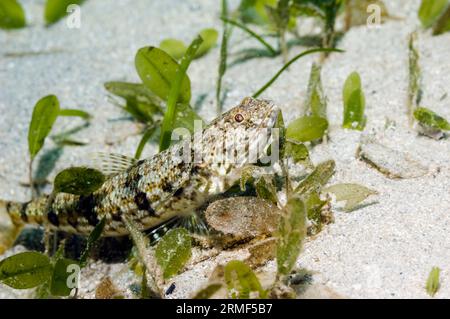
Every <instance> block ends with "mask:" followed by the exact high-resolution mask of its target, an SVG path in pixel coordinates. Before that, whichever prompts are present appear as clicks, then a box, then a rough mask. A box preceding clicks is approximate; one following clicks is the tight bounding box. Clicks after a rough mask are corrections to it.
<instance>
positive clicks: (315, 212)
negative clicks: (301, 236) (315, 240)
mask: <svg viewBox="0 0 450 319" xmlns="http://www.w3.org/2000/svg"><path fill="white" fill-rule="evenodd" d="M326 203H327V201H323V200H321V199H320V195H319V193H318V192H312V193H311V194H310V195H309V196H308V198H307V199H306V201H305V205H306V212H307V213H306V215H307V216H308V220H309V221H310V222H311V233H312V234H317V233H319V232H320V231H321V230H322V207H323V206H324V205H325V204H326ZM308 232H310V229H308Z"/></svg>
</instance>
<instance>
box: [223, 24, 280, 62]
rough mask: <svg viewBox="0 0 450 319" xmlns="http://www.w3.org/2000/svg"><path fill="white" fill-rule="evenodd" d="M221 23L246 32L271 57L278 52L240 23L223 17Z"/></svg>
mask: <svg viewBox="0 0 450 319" xmlns="http://www.w3.org/2000/svg"><path fill="white" fill-rule="evenodd" d="M221 19H222V21H224V22H226V23H229V24H231V25H234V26H235V27H238V28H239V29H241V30H243V31H244V32H247V33H248V34H249V35H251V36H252V37H253V38H254V39H255V40H257V41H258V42H259V43H261V44H262V45H263V46H264V47H266V49H267V50H268V51H269V52H270V53H271V54H272V55H273V56H275V55H276V54H277V53H278V52H277V50H276V49H274V47H273V46H271V45H270V44H269V43H268V42H267V41H266V40H264V39H263V38H262V37H261V36H260V35H258V34H257V33H256V32H254V31H253V30H251V29H250V28H248V27H247V26H245V25H244V24H242V23H239V22H238V21H235V20H232V19H228V18H225V17H222V18H221Z"/></svg>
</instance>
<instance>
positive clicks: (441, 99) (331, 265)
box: [0, 0, 450, 298]
mask: <svg viewBox="0 0 450 319" xmlns="http://www.w3.org/2000/svg"><path fill="white" fill-rule="evenodd" d="M22 2H23V3H24V6H25V10H26V13H27V18H28V20H29V21H30V22H29V24H30V25H29V26H28V27H27V28H26V29H23V30H19V31H13V32H3V31H2V32H0V44H1V45H0V84H1V85H0V114H1V115H0V150H1V153H0V198H2V199H7V200H17V201H25V200H28V198H29V191H28V190H27V189H26V188H23V187H22V186H20V182H25V181H26V180H27V163H28V152H27V129H28V123H29V119H30V117H31V112H32V109H33V106H34V104H35V102H36V101H37V100H38V99H39V98H40V97H42V96H44V95H46V94H49V93H53V94H56V95H57V96H58V98H59V99H60V101H61V105H62V107H65V108H74V107H76V108H80V109H84V110H87V111H89V112H90V113H92V114H93V116H94V117H95V120H94V121H93V122H92V124H91V125H90V127H88V128H87V129H84V130H82V131H80V132H79V133H77V135H76V137H77V138H78V139H81V140H86V141H88V142H89V144H88V145H87V146H85V147H83V148H70V147H66V148H64V151H63V154H62V155H61V157H60V158H59V160H58V161H57V164H56V167H55V168H54V169H53V170H52V172H51V174H50V176H49V179H50V180H51V179H52V178H53V177H54V175H55V174H56V172H58V171H59V170H60V169H62V168H65V167H68V166H70V165H77V164H78V165H79V164H80V163H81V162H83V161H84V160H85V158H86V157H87V156H88V154H89V153H91V152H98V151H104V152H119V153H123V154H128V155H132V154H133V153H134V150H135V148H136V146H137V144H138V142H139V137H138V136H129V137H125V138H124V139H123V140H122V141H120V137H122V136H127V135H128V134H130V132H133V131H135V130H136V127H135V124H133V123H132V122H130V121H126V120H119V119H120V118H122V117H123V115H124V114H123V113H122V112H121V111H120V110H119V109H118V108H117V107H115V106H113V105H112V104H111V103H110V102H109V101H108V99H107V94H106V91H105V90H104V89H103V86H102V84H103V83H104V82H106V81H111V80H126V81H137V80H138V77H137V75H136V72H135V70H134V62H133V60H134V54H135V52H136V51H137V49H138V48H140V47H142V46H146V45H157V44H158V43H159V41H161V40H162V39H164V38H167V37H175V38H179V39H182V40H184V41H185V42H188V41H190V39H192V38H193V37H194V35H195V34H196V32H197V31H199V30H201V29H202V28H205V27H215V28H217V29H220V27H221V22H220V20H219V19H218V16H219V2H218V1H216V2H215V1H209V0H200V1H193V0H192V1H175V0H172V1H152V2H149V1H145V0H133V1H131V0H120V1H117V0H115V1H113V0H102V1H99V0H97V1H87V2H86V3H85V5H83V7H82V26H81V29H68V28H67V27H66V25H65V23H64V21H61V22H60V23H58V24H57V25H55V26H53V27H51V28H45V27H44V26H43V21H42V18H41V15H42V8H43V3H44V1H43V0H39V1H31V0H27V1H22ZM237 2H238V1H233V5H236V3H237ZM386 2H388V3H387V5H388V8H389V9H390V12H391V13H392V14H393V15H395V16H397V17H400V18H401V20H392V21H389V22H387V23H386V24H384V25H382V26H380V27H379V28H378V29H368V28H367V27H366V26H362V27H356V28H353V29H351V30H350V31H349V32H348V33H347V34H345V36H344V38H343V39H342V41H341V42H340V44H339V47H340V48H342V49H344V50H345V53H340V54H337V53H336V54H332V55H331V56H330V58H329V59H328V60H327V61H326V63H325V65H324V68H323V74H322V79H323V84H324V89H325V92H326V95H327V96H328V100H329V101H328V102H329V103H328V118H329V121H330V126H331V128H330V139H329V141H328V143H327V144H321V145H318V146H315V147H314V149H313V151H312V159H313V162H314V163H318V162H320V161H322V160H324V159H328V158H333V159H334V160H335V161H336V164H337V172H336V174H335V176H334V177H333V179H332V181H331V184H333V183H337V182H355V183H360V184H362V185H365V186H367V187H370V188H372V189H375V190H377V191H378V192H379V195H378V196H376V197H371V198H370V199H369V200H368V203H371V205H367V206H363V207H362V208H360V209H357V210H355V211H353V212H351V213H344V212H342V211H340V210H339V209H335V211H336V213H335V219H336V220H335V223H334V224H331V225H329V226H327V227H325V229H324V230H323V231H322V232H321V233H320V234H319V235H318V236H317V238H316V239H314V240H312V241H309V242H308V243H307V244H306V245H305V248H304V251H303V253H302V254H301V256H300V258H299V260H298V264H299V265H300V266H302V267H306V268H308V269H310V270H312V271H314V272H315V275H314V282H316V283H319V284H323V285H325V286H327V287H329V288H331V289H332V290H333V291H335V292H336V293H337V294H339V295H341V296H344V297H351V298H366V297H369V298H422V297H427V296H428V295H427V294H426V291H425V288H424V285H425V281H426V278H427V276H428V273H429V271H430V270H431V268H432V267H433V266H438V267H440V268H441V269H442V272H441V288H440V290H439V292H438V293H437V295H436V297H437V298H449V297H450V269H449V266H450V240H449V238H448V233H449V232H450V196H449V190H450V165H449V161H448V160H449V158H450V142H449V140H448V139H444V140H439V141H435V140H432V139H429V138H426V137H422V136H418V134H417V133H416V132H415V131H414V130H412V129H410V128H409V126H408V120H407V117H406V103H405V101H406V90H407V86H408V73H407V72H408V65H407V61H408V59H407V54H408V50H407V36H408V34H409V33H410V32H411V31H413V30H415V29H416V28H418V26H419V22H418V20H417V18H416V12H417V10H418V6H419V1H417V0H414V1H410V0H408V1H406V0H403V1H401V0H396V1H386ZM305 28H306V29H307V28H309V26H308V27H305ZM258 46H259V44H258V43H257V42H255V41H253V40H251V39H248V38H247V37H246V36H244V35H243V34H242V33H241V32H240V31H239V30H235V31H234V32H233V38H232V41H231V43H230V47H231V49H230V51H231V55H232V57H231V58H230V59H231V60H232V59H233V56H234V55H235V53H236V52H238V51H240V50H241V49H243V48H255V47H258ZM419 47H420V55H421V60H420V63H421V66H422V71H423V89H424V96H423V103H422V104H423V105H424V106H426V107H428V108H431V109H433V110H435V111H436V112H437V113H439V114H440V115H442V116H444V117H446V118H447V119H449V118H450V107H449V101H450V100H449V99H450V96H449V97H446V93H449V92H448V91H449V85H450V60H449V59H448V57H449V52H450V34H445V35H442V36H438V37H431V35H430V34H429V33H428V32H424V33H421V34H420V37H419ZM302 50H304V48H301V47H295V48H293V49H292V50H291V51H290V56H294V55H295V54H297V53H299V52H301V51H302ZM37 52H40V53H38V54H37ZM26 53H30V54H26ZM218 54H219V49H218V48H215V49H214V50H212V52H211V53H209V54H208V55H206V56H205V57H203V58H202V59H199V60H197V61H194V62H193V63H192V65H191V67H190V69H189V72H188V73H189V75H190V78H191V82H192V92H193V101H196V100H197V99H198V98H199V97H201V96H202V95H206V97H205V100H204V101H203V104H202V106H201V109H200V113H201V115H202V116H204V118H206V119H212V118H213V117H214V114H215V104H214V96H215V81H216V77H217V63H218ZM316 59H317V56H308V57H305V58H304V59H303V60H300V61H298V62H296V63H295V64H293V65H292V66H291V68H290V69H289V71H288V72H286V73H285V74H283V75H282V76H281V77H280V78H279V79H278V81H277V82H275V83H274V84H273V85H272V86H271V88H270V89H268V90H267V91H266V92H265V93H264V96H263V97H264V98H268V99H272V100H274V101H275V102H276V103H277V104H278V105H279V106H280V107H281V108H282V109H283V113H284V117H285V120H286V121H289V120H292V119H293V118H295V117H296V116H298V115H299V114H300V112H301V110H302V102H303V99H304V96H305V92H306V87H307V80H308V76H309V70H310V66H311V63H312V62H313V61H315V60H316ZM281 66H282V61H281V58H276V59H270V58H257V59H252V60H249V61H246V62H244V63H241V64H239V65H235V66H231V67H230V68H229V70H228V71H227V74H226V76H225V80H224V86H225V88H226V89H227V90H228V95H227V99H226V102H225V105H226V108H230V107H231V106H233V105H235V104H236V103H238V102H239V101H240V100H241V99H242V98H243V97H245V96H247V95H250V94H252V93H253V92H254V91H256V90H257V89H258V88H259V87H260V86H261V85H262V84H264V83H265V81H267V80H268V79H269V78H270V77H271V76H272V75H273V74H274V73H275V72H276V71H277V70H278V69H279V68H280V67H281ZM354 70H356V71H358V72H359V73H360V75H361V78H362V82H363V86H364V91H365V94H366V100H367V108H366V115H367V126H366V128H365V130H364V132H362V133H360V132H357V131H349V130H344V129H342V128H341V127H340V124H341V121H342V97H341V94H342V85H343V83H344V81H345V78H346V77H347V76H348V74H349V73H350V72H352V71H354ZM74 122H77V123H78V120H73V119H62V120H60V119H58V123H57V125H56V127H55V129H54V132H61V131H62V130H64V129H68V128H71V127H74V125H76V124H77V123H74ZM388 122H393V123H394V124H393V125H391V126H389V127H388V128H387V129H386V123H388ZM79 123H80V124H81V121H80V122H79ZM361 135H364V136H367V135H370V136H373V137H374V138H375V139H376V140H377V141H378V142H379V143H381V144H383V145H386V146H388V147H391V148H393V149H396V150H399V151H403V152H406V153H408V154H410V155H411V156H413V157H415V158H416V159H418V160H419V161H420V162H421V163H422V164H423V165H424V166H426V167H428V169H429V173H428V174H426V175H425V176H422V177H419V178H413V179H403V180H394V179H389V178H387V177H386V176H384V175H382V174H381V173H379V172H378V171H376V170H375V169H373V168H372V167H370V166H368V165H367V164H366V163H365V162H362V161H361V160H359V159H357V158H356V156H355V153H356V150H357V147H358V145H359V140H360V137H361ZM116 137H117V140H118V142H117V143H116V144H113V145H107V144H106V142H107V141H111V140H114V139H115V138H116ZM52 148H54V145H53V144H52V141H51V140H48V142H47V143H46V146H45V149H44V152H45V151H48V150H51V149H52ZM154 152H155V147H154V146H148V147H147V148H146V150H145V154H144V155H148V156H150V155H151V154H154ZM108 267H109V266H108ZM212 267H213V265H212V263H211V262H210V263H209V264H208V262H206V263H203V264H201V266H199V267H198V268H196V269H194V270H191V271H188V272H186V273H184V274H182V275H180V276H178V277H176V278H175V279H174V281H175V283H176V284H177V288H176V290H175V292H174V294H173V295H172V297H186V296H189V295H190V294H191V293H192V290H194V289H195V288H196V287H198V286H200V285H201V284H202V283H203V282H205V281H206V278H207V276H208V274H209V273H208V272H209V271H210V270H211V269H212ZM274 267H275V264H274V263H273V262H270V263H269V264H268V265H267V266H266V268H267V269H274ZM112 268H114V267H112ZM16 293H17V292H12V291H11V290H8V289H3V292H2V293H1V294H0V295H1V296H3V297H14V296H16Z"/></svg>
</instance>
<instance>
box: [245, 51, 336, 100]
mask: <svg viewBox="0 0 450 319" xmlns="http://www.w3.org/2000/svg"><path fill="white" fill-rule="evenodd" d="M317 52H344V51H342V50H339V49H330V48H317V49H311V50H306V51H304V52H302V53H300V54H298V55H296V56H295V57H293V58H292V59H291V60H289V61H288V62H287V63H286V64H285V65H283V67H282V68H281V69H280V70H279V71H278V72H277V73H276V74H275V75H274V76H273V77H272V78H271V79H270V80H269V81H268V82H267V83H266V84H264V85H263V86H262V87H261V88H260V89H259V90H258V91H256V93H254V94H253V95H252V97H253V98H257V97H258V96H260V95H261V94H262V93H263V92H264V91H265V90H266V89H267V88H268V87H270V86H271V85H272V83H273V82H275V81H276V80H277V79H278V77H279V76H280V75H281V74H282V73H283V72H284V71H285V70H287V69H288V68H289V66H290V65H291V64H292V63H294V62H295V61H297V60H298V59H300V58H302V57H304V56H306V55H309V54H313V53H317Z"/></svg>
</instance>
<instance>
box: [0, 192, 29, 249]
mask: <svg viewBox="0 0 450 319" xmlns="http://www.w3.org/2000/svg"><path fill="white" fill-rule="evenodd" d="M21 206H22V204H19V203H14V202H8V201H2V200H0V254H3V252H4V251H5V250H7V249H9V248H10V247H12V245H13V244H14V242H15V240H16V238H17V236H18V235H19V234H20V231H21V230H22V228H23V226H24V225H25V223H24V221H23V220H22V218H21V216H20V209H19V207H21ZM17 209H19V210H17Z"/></svg>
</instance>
